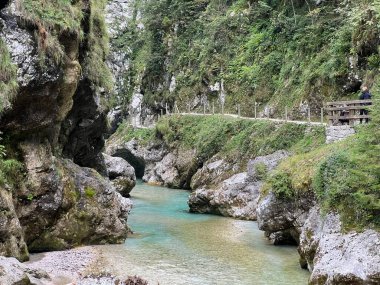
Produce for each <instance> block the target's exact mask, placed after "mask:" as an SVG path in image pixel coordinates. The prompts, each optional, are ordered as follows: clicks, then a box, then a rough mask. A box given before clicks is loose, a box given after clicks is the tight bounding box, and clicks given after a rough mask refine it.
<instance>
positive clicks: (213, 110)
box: [212, 101, 215, 115]
mask: <svg viewBox="0 0 380 285" xmlns="http://www.w3.org/2000/svg"><path fill="white" fill-rule="evenodd" d="M212 114H213V115H215V102H214V101H212Z"/></svg>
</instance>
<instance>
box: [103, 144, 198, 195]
mask: <svg viewBox="0 0 380 285" xmlns="http://www.w3.org/2000/svg"><path fill="white" fill-rule="evenodd" d="M106 153H107V154H108V155H111V156H114V157H121V158H123V159H125V160H126V161H127V162H128V163H129V164H130V165H132V166H133V168H134V169H135V171H136V176H137V177H139V178H142V179H143V181H144V182H147V183H150V184H156V185H164V186H167V187H170V188H183V189H189V187H190V181H191V177H192V176H193V175H194V173H195V172H196V171H197V169H198V167H199V166H198V161H197V159H196V157H195V152H194V151H191V150H172V151H170V150H169V149H168V147H166V146H165V145H163V144H162V143H161V142H152V143H150V144H149V145H147V146H141V145H139V143H138V141H137V140H131V141H129V142H124V141H123V140H122V139H117V138H111V139H110V140H108V141H107V146H106Z"/></svg>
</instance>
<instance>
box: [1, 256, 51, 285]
mask: <svg viewBox="0 0 380 285" xmlns="http://www.w3.org/2000/svg"><path fill="white" fill-rule="evenodd" d="M0 284H1V285H38V284H51V279H50V277H49V276H48V274H47V273H46V272H44V271H42V270H38V269H31V268H29V267H28V266H26V265H24V264H22V263H20V262H19V261H18V260H16V259H15V258H6V257H2V256H0Z"/></svg>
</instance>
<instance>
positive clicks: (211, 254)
mask: <svg viewBox="0 0 380 285" xmlns="http://www.w3.org/2000/svg"><path fill="white" fill-rule="evenodd" d="M131 195H132V200H133V202H134V209H133V210H132V213H131V214H130V216H129V221H128V223H129V225H130V227H131V228H132V230H133V231H134V234H133V235H132V236H130V237H129V238H128V239H127V240H126V242H125V244H123V245H109V246H103V247H101V252H102V253H101V256H102V266H104V267H105V268H104V267H103V268H104V269H105V270H106V271H108V272H110V273H112V274H115V275H117V276H122V277H127V276H128V275H139V276H142V277H144V278H145V279H147V280H148V281H149V284H153V285H155V284H158V283H159V284H160V285H182V284H183V285H185V284H192V285H209V284H210V285H211V284H218V285H224V284H226V285H227V284H237V285H253V284H258V285H259V284H271V285H276V284H284V285H285V284H289V285H290V284H291V285H297V284H307V279H308V276H309V274H308V272H307V271H305V270H302V269H300V267H299V265H298V254H297V250H296V248H295V247H287V246H281V247H279V246H276V247H275V246H273V245H270V244H269V243H268V242H267V241H266V239H265V237H264V234H263V232H262V231H259V230H258V228H257V224H256V223H255V222H251V221H238V220H234V219H230V218H224V217H218V216H213V215H200V214H190V213H189V212H188V206H187V197H188V195H189V192H187V191H184V190H173V189H167V188H163V187H153V186H148V185H145V184H141V183H140V184H138V185H137V186H136V187H135V189H134V190H133V191H132V193H131Z"/></svg>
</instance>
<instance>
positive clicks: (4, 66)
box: [0, 38, 18, 114]
mask: <svg viewBox="0 0 380 285" xmlns="http://www.w3.org/2000/svg"><path fill="white" fill-rule="evenodd" d="M17 89H18V83H17V68H16V66H15V65H14V64H13V63H12V61H11V57H10V55H9V51H8V48H7V46H6V44H5V43H4V41H3V40H2V39H1V38H0V114H1V112H2V111H3V110H4V108H5V107H7V106H10V104H11V103H12V100H13V98H14V97H15V95H16V93H17Z"/></svg>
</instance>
